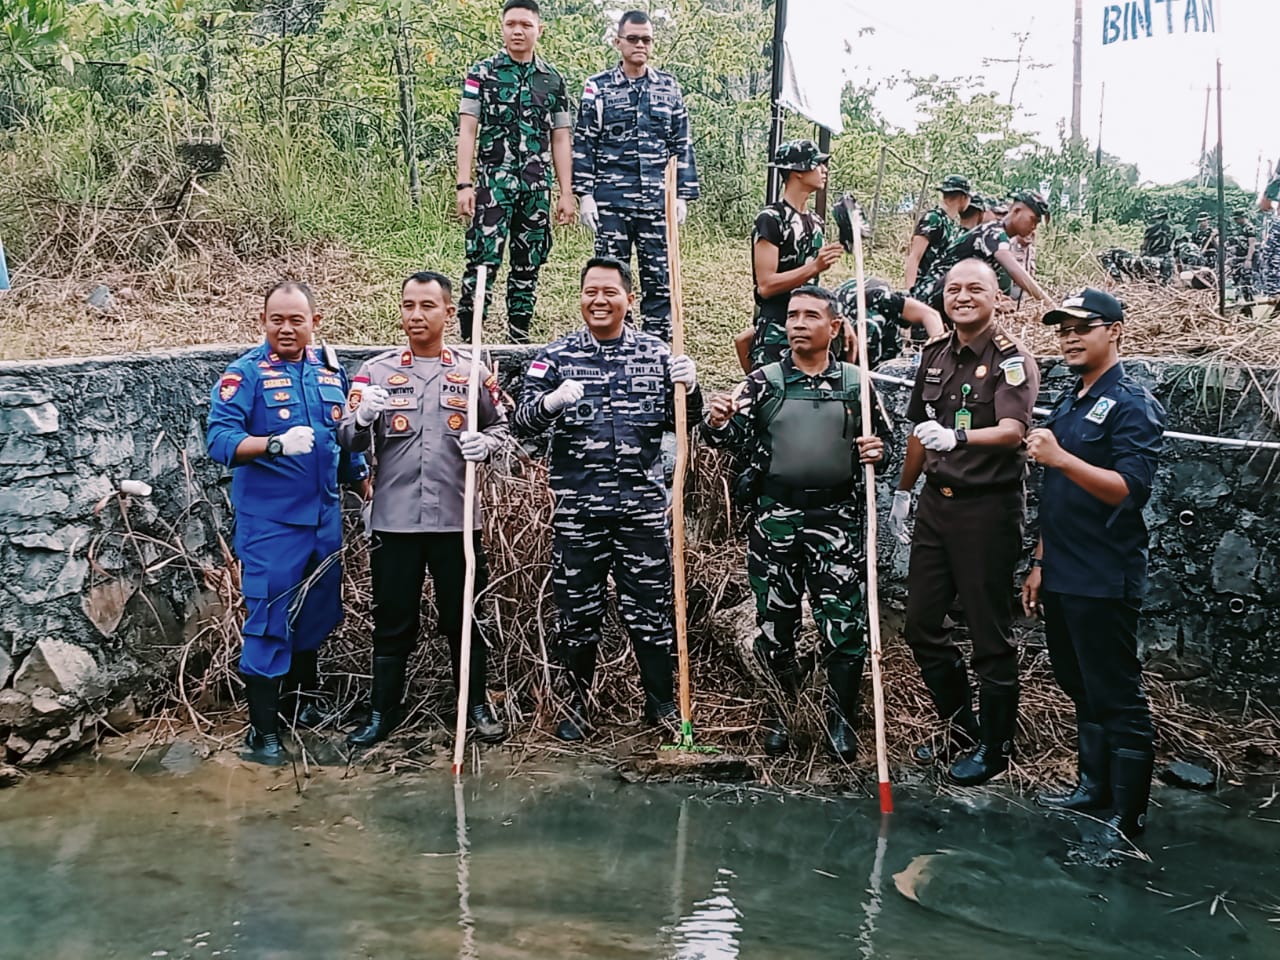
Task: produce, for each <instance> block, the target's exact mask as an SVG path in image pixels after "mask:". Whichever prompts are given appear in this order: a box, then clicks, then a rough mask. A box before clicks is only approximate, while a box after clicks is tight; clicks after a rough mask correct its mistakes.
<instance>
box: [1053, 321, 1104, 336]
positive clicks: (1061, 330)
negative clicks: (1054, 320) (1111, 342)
mask: <svg viewBox="0 0 1280 960" xmlns="http://www.w3.org/2000/svg"><path fill="white" fill-rule="evenodd" d="M1106 325H1107V321H1105V320H1081V321H1079V322H1077V323H1064V324H1062V325H1061V326H1059V327H1058V336H1059V337H1069V336H1071V335H1072V334H1073V333H1074V334H1075V335H1076V336H1077V337H1083V336H1084V335H1085V334H1086V333H1088V332H1089V331H1090V330H1092V329H1094V328H1095V327H1105V326H1106Z"/></svg>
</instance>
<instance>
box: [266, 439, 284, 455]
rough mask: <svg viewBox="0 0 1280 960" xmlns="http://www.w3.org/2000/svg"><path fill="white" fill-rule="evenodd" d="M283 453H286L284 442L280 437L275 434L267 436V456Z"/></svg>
mask: <svg viewBox="0 0 1280 960" xmlns="http://www.w3.org/2000/svg"><path fill="white" fill-rule="evenodd" d="M282 453H284V443H283V442H282V441H281V440H280V438H279V437H277V436H275V435H274V434H273V435H272V436H269V437H267V456H268V457H278V456H280V454H282Z"/></svg>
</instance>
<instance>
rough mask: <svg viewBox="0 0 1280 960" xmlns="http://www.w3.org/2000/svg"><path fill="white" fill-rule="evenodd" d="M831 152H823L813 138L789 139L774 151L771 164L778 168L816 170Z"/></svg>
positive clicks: (829, 157)
mask: <svg viewBox="0 0 1280 960" xmlns="http://www.w3.org/2000/svg"><path fill="white" fill-rule="evenodd" d="M830 159H831V154H829V153H823V152H822V151H821V150H819V149H818V145H817V144H816V143H814V142H813V141H812V140H788V141H787V142H786V143H784V144H782V145H780V146H779V147H778V149H777V150H775V151H774V152H773V163H772V164H771V166H773V167H775V168H777V169H778V170H800V171H804V170H816V169H817V168H818V167H820V166H822V165H823V164H824V163H826V162H827V161H828V160H830Z"/></svg>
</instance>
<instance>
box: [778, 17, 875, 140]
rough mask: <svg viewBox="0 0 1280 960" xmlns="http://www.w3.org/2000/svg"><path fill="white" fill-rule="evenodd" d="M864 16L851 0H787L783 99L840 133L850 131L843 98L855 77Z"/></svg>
mask: <svg viewBox="0 0 1280 960" xmlns="http://www.w3.org/2000/svg"><path fill="white" fill-rule="evenodd" d="M775 2H776V0H775ZM860 19H861V18H859V17H858V16H856V15H855V12H854V10H853V8H852V7H851V6H850V4H849V2H848V0H789V2H788V3H787V23H786V27H785V29H784V31H783V35H782V49H783V61H782V93H781V94H780V95H779V97H778V102H779V103H780V104H782V106H784V107H786V108H787V109H788V110H794V111H795V112H796V113H798V114H800V115H801V116H803V117H807V118H809V119H810V120H812V121H813V122H814V123H816V124H818V125H819V126H823V127H826V128H827V129H828V130H830V131H831V132H832V133H833V134H837V135H838V134H840V133H843V132H844V120H843V119H842V118H841V116H840V99H841V97H842V96H843V94H844V88H845V84H847V83H848V82H849V81H850V80H851V79H852V76H853V41H854V38H855V37H856V36H857V32H858V27H857V24H858V23H859V21H860Z"/></svg>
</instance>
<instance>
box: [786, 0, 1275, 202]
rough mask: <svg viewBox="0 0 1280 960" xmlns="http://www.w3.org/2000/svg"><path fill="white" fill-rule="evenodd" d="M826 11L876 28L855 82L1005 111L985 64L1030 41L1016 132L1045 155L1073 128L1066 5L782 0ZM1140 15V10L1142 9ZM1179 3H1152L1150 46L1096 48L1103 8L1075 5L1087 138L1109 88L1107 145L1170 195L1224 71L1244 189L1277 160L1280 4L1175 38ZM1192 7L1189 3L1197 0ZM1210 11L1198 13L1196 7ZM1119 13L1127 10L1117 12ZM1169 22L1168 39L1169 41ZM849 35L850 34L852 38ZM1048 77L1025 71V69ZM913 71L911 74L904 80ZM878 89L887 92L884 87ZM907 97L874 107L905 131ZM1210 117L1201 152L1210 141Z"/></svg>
mask: <svg viewBox="0 0 1280 960" xmlns="http://www.w3.org/2000/svg"><path fill="white" fill-rule="evenodd" d="M789 2H791V3H793V4H799V3H805V4H809V3H814V4H820V5H822V6H823V7H828V6H829V7H830V8H831V10H832V14H833V18H836V17H837V16H838V19H841V20H846V24H845V26H846V31H847V35H848V34H856V32H857V28H858V27H860V26H869V27H874V28H875V30H876V33H875V35H874V36H864V37H862V38H860V39H854V40H853V41H852V42H853V44H854V46H855V49H854V53H853V62H854V64H855V66H854V74H855V76H861V77H862V78H864V79H869V80H872V81H875V80H884V79H885V78H887V77H891V76H894V75H900V74H901V73H902V71H903V70H904V68H908V69H910V72H912V73H915V74H926V75H927V74H929V73H937V74H938V75H939V76H942V77H954V76H962V75H978V76H981V77H983V78H985V79H983V80H982V81H981V85H980V87H978V88H977V89H983V88H986V89H991V90H994V91H996V92H997V93H998V94H999V95H1000V97H1001V99H1002V100H1005V101H1007V100H1008V96H1009V89H1010V85H1011V84H1012V83H1013V79H1014V74H1015V70H1016V67H1015V65H1014V64H1011V63H1010V64H991V65H990V66H984V65H983V58H984V57H997V58H1008V59H1014V58H1016V57H1017V55H1018V42H1017V40H1016V39H1015V37H1014V34H1015V33H1024V32H1025V33H1029V34H1030V37H1029V39H1028V41H1027V43H1026V46H1025V47H1024V49H1023V57H1024V66H1023V70H1022V74H1021V77H1020V79H1019V80H1018V86H1017V91H1016V94H1015V100H1016V101H1017V102H1019V103H1021V104H1022V107H1023V112H1022V113H1021V114H1020V117H1019V121H1020V123H1019V125H1020V126H1021V127H1022V128H1023V129H1026V130H1028V131H1030V132H1032V133H1034V134H1036V135H1038V136H1039V138H1040V139H1041V140H1043V141H1044V142H1046V143H1049V144H1054V143H1057V125H1058V123H1059V121H1061V120H1067V121H1069V119H1070V115H1071V48H1072V21H1073V16H1074V9H1075V6H1074V2H1073V0H968V2H965V0H891V2H885V0H880V2H876V0H789ZM1140 2H1145V0H1140ZM1187 2H1188V0H1168V5H1167V6H1166V2H1165V0H1151V6H1152V10H1153V20H1154V21H1155V22H1154V23H1153V34H1154V35H1153V36H1152V37H1150V38H1147V37H1146V36H1145V35H1144V36H1142V37H1141V39H1138V40H1130V41H1127V42H1126V41H1123V40H1121V41H1118V42H1115V43H1112V44H1109V45H1107V46H1103V44H1102V36H1103V26H1102V9H1101V8H1103V7H1105V6H1108V5H1109V2H1107V0H1085V4H1084V99H1083V108H1082V114H1083V124H1082V126H1083V132H1084V135H1085V136H1086V137H1087V138H1088V139H1089V141H1090V144H1091V145H1093V144H1094V143H1096V138H1097V135H1098V100H1099V90H1100V88H1101V84H1102V83H1103V82H1104V81H1105V82H1106V102H1105V115H1104V119H1103V128H1102V146H1103V149H1104V150H1106V151H1107V152H1108V153H1112V154H1115V155H1117V156H1119V157H1120V158H1122V159H1123V160H1126V161H1130V162H1133V163H1137V164H1138V167H1139V172H1140V176H1141V177H1142V179H1143V180H1150V181H1153V182H1155V183H1171V182H1174V181H1177V180H1181V179H1185V178H1187V177H1192V176H1195V174H1196V161H1197V158H1198V157H1199V154H1200V139H1201V133H1202V129H1203V123H1204V100H1205V85H1206V84H1212V83H1213V77H1214V60H1215V58H1216V57H1217V56H1219V55H1220V56H1221V57H1222V61H1223V122H1224V136H1223V139H1224V142H1225V144H1226V150H1225V161H1226V172H1227V175H1228V176H1230V177H1233V178H1235V180H1236V181H1238V182H1239V183H1240V185H1241V186H1243V187H1244V188H1245V189H1253V187H1254V183H1255V180H1256V178H1257V175H1258V174H1257V171H1258V156H1259V153H1261V154H1262V156H1263V158H1264V160H1263V168H1264V169H1263V172H1262V179H1263V181H1264V182H1265V180H1266V168H1267V167H1268V166H1272V167H1273V166H1274V165H1275V163H1276V161H1277V159H1280V109H1277V100H1278V99H1280V65H1277V63H1276V56H1277V50H1276V44H1277V43H1278V42H1280V0H1212V5H1213V9H1214V16H1215V21H1216V26H1217V31H1216V34H1208V33H1206V34H1199V35H1197V34H1194V33H1193V34H1191V35H1187V34H1185V33H1184V32H1183V30H1184V25H1185V16H1186V11H1185V7H1186V4H1187ZM1192 2H1194V0H1192ZM1204 2H1205V0H1199V4H1200V5H1203V3H1204ZM1117 4H1118V5H1119V6H1121V7H1123V6H1124V0H1117ZM1170 13H1172V15H1173V21H1174V33H1173V35H1169V34H1168V31H1167V26H1168V23H1167V17H1168V15H1169V14H1170ZM850 28H852V29H850ZM1027 62H1030V63H1032V64H1037V65H1039V64H1047V66H1046V67H1044V68H1043V69H1028V68H1027V66H1026V63H1027ZM908 65H909V67H908ZM882 88H883V84H882ZM906 93H907V91H906V90H905V89H904V88H902V87H899V88H897V89H896V90H889V89H882V92H881V94H880V96H879V98H878V100H877V104H878V106H879V107H880V109H881V111H882V112H883V113H884V114H885V116H886V117H887V118H888V120H889V121H890V122H891V123H894V124H896V125H899V126H906V127H910V126H911V125H912V123H913V120H914V107H913V106H912V105H911V104H910V103H909V102H908V101H907V99H906ZM1216 123H1217V120H1216V115H1215V114H1214V113H1212V107H1211V113H1210V117H1209V142H1210V145H1212V144H1213V142H1214V140H1215V136H1216Z"/></svg>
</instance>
